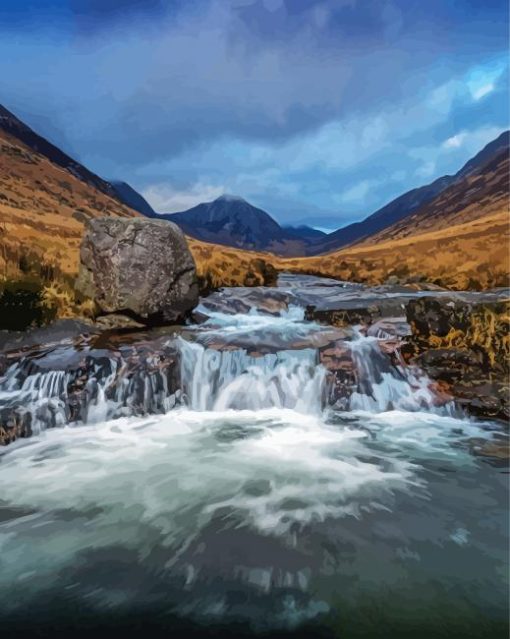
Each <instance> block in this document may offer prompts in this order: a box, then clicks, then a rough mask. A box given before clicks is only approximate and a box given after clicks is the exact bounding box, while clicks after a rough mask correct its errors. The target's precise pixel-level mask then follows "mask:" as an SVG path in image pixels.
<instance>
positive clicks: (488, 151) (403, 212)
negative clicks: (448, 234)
mask: <svg viewBox="0 0 510 639" xmlns="http://www.w3.org/2000/svg"><path fill="white" fill-rule="evenodd" d="M508 142H509V132H508V131H506V132H505V133H502V134H501V135H500V136H499V137H498V138H497V139H496V140H494V141H492V142H490V143H489V144H488V145H487V146H486V147H485V148H484V149H482V150H481V151H480V152H479V153H477V155H475V156H474V157H473V158H471V160H469V161H468V162H467V163H466V164H465V165H464V166H463V167H462V168H461V169H460V170H459V171H458V172H457V173H456V174H455V175H445V176H443V177H440V178H438V179H437V180H435V181H434V182H432V183H431V184H427V185H426V186H422V187H419V188H416V189H413V190H411V191H408V192H407V193H404V194H403V195H401V196H399V197H398V198H396V199H395V200H392V201H391V202H389V203H388V204H386V205H385V206H383V207H382V208H381V209H379V210H378V211H376V212H375V213H373V214H372V215H370V216H369V217H367V218H366V219H364V220H362V221H361V222H356V223H354V224H349V225H348V226H346V227H343V228H340V229H338V230H337V231H334V232H333V233H330V234H329V235H328V236H327V237H326V238H325V239H324V240H321V241H319V242H317V243H315V245H314V246H313V248H312V251H311V252H313V253H314V254H320V253H328V252H330V251H333V250H335V249H339V248H342V247H343V246H349V245H353V244H355V243H357V242H360V241H363V240H365V239H366V238H369V237H371V236H374V235H375V234H376V233H379V232H380V231H382V230H384V229H386V228H388V227H390V226H392V225H394V224H396V223H398V222H400V221H401V220H403V219H405V218H407V217H408V216H410V215H411V214H413V213H414V212H416V211H418V210H420V209H421V208H422V207H424V206H425V205H426V204H427V203H428V202H431V201H432V200H434V199H435V198H436V197H437V196H438V195H439V194H440V193H442V192H443V191H444V190H445V189H447V188H448V187H449V186H450V185H452V184H455V183H456V182H458V181H461V180H463V179H465V178H466V177H468V176H469V175H471V174H473V173H476V171H477V170H478V168H479V167H480V166H483V165H484V164H486V163H487V161H488V160H489V159H491V158H494V157H495V156H496V155H498V154H499V153H500V152H502V151H504V150H505V149H506V148H508Z"/></svg>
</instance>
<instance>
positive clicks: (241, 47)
mask: <svg viewBox="0 0 510 639" xmlns="http://www.w3.org/2000/svg"><path fill="white" fill-rule="evenodd" d="M507 43H508V5H507V2H506V0H427V1H424V0H159V1H158V0H143V1H141V0H137V1H136V0H48V1H46V0H1V2H0V77H1V78H2V81H1V87H2V91H1V98H0V101H1V102H2V103H3V104H4V106H6V107H7V108H8V109H10V110H11V111H13V112H14V113H15V114H16V115H18V117H20V118H21V119H22V120H24V121H25V122H26V123H27V124H29V125H30V126H32V127H33V128H35V129H36V130H37V131H38V132H39V133H40V134H42V135H44V136H45V137H47V138H48V139H50V140H51V141H52V142H54V143H55V144H57V145H58V146H60V147H61V148H62V149H63V150H65V151H66V152H68V153H69V154H71V155H72V156H73V157H75V158H76V159H78V160H79V161H80V162H82V163H84V164H85V165H86V166H87V167H88V168H90V169H92V170H93V171H95V172H96V173H98V174H99V175H101V176H102V177H105V178H107V179H119V180H124V181H126V182H128V183H129V184H131V185H132V186H133V187H134V188H136V189H137V190H138V191H140V192H141V193H142V194H143V195H144V196H145V197H146V198H147V199H148V201H149V202H150V203H151V204H152V205H153V207H154V208H155V209H156V210H157V211H159V212H164V213H170V212H175V211H180V210H185V209H187V208H190V207H192V206H194V205H196V204H198V203H200V202H203V201H210V200H213V199H215V198H216V197H218V196H220V195H221V194H223V193H231V194H235V195H239V196H242V197H244V198H245V199H247V200H248V201H250V202H251V203H253V204H255V205H256V206H259V207H261V208H263V209H265V210H266V211H268V212H269V213H270V214H271V215H273V216H274V217H275V218H276V219H277V220H278V221H279V222H281V223H283V224H303V223H309V224H311V225H313V226H316V227H318V228H324V229H336V228H338V227H341V226H343V225H345V224H348V223H349V222H352V221H355V220H359V219H362V218H364V217H366V216H367V215H369V214H370V213H372V212H374V211H375V210H377V209H378V208H379V207H381V206H383V205H384V204H386V203H387V202H388V201H390V200H391V199H392V198H394V197H396V196H398V195H400V194H401V193H403V192H405V191H407V190H409V189H411V188H414V187H416V186H420V185H422V184H426V183H428V182H431V181H432V180H433V179H435V178H436V177H439V176H440V175H444V174H446V173H454V172H456V171H457V170H458V169H459V168H460V167H461V166H462V164H463V163H464V162H466V161H467V160H468V159H469V158H470V157H471V156H472V155H474V154H475V153H476V152H477V151H479V150H480V149H481V148H482V147H483V146H484V145H485V144H487V143H488V142H489V141H491V140H492V139H494V138H495V137H497V135H499V133H501V132H502V131H503V130H505V129H507V128H508V127H509V91H508V51H507V46H508V44H507Z"/></svg>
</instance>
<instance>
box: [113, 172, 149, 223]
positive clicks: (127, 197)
mask: <svg viewBox="0 0 510 639" xmlns="http://www.w3.org/2000/svg"><path fill="white" fill-rule="evenodd" d="M110 184H111V185H112V186H113V189H114V191H115V194H116V196H117V199H119V200H120V201H121V202H123V203H124V204H125V205H126V206H129V207H130V208H132V209H134V210H135V211H138V212H139V213H141V214H142V215H145V216H146V217H158V214H157V213H156V211H155V210H154V209H153V208H152V206H151V205H150V204H149V203H148V202H147V200H146V199H145V198H144V197H143V195H140V193H138V191H135V189H134V188H133V187H132V186H130V185H129V184H128V183H127V182H119V181H117V180H110Z"/></svg>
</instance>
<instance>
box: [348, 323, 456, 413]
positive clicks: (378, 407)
mask: <svg viewBox="0 0 510 639" xmlns="http://www.w3.org/2000/svg"><path fill="white" fill-rule="evenodd" d="M380 341H381V339H380V338H379V337H364V336H362V335H360V334H358V335H357V338H356V339H354V340H353V341H352V342H351V343H350V349H351V354H352V358H353V363H354V366H355V371H356V377H357V389H356V390H355V392H353V393H352V395H351V397H350V409H351V410H364V411H368V412H372V413H381V412H384V411H387V410H393V409H398V410H405V411H418V410H422V411H423V410H424V411H429V412H437V411H438V410H439V407H438V406H437V398H436V396H435V395H434V393H433V392H432V391H431V389H430V384H431V380H430V379H429V378H428V377H427V376H426V375H425V374H424V373H423V372H422V371H420V370H419V369H418V368H416V367H413V366H406V365H405V364H404V362H403V360H402V358H401V356H400V353H399V351H398V349H397V351H396V353H395V356H396V359H397V362H400V363H395V362H394V361H393V360H392V358H391V357H389V356H388V355H387V354H385V353H383V352H382V351H381V349H380V346H379V342H380ZM453 409H454V407H453V404H452V403H449V404H447V405H445V406H442V407H441V411H442V412H449V413H450V412H451V411H452V410H453Z"/></svg>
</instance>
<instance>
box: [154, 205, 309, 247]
mask: <svg viewBox="0 0 510 639" xmlns="http://www.w3.org/2000/svg"><path fill="white" fill-rule="evenodd" d="M160 217H162V218H164V219H166V220H171V221H172V222H175V223H176V224H178V225H179V226H180V227H181V228H182V230H183V231H184V232H185V233H187V234H188V235H191V237H194V238H196V239H198V240H202V241H204V242H213V243H216V244H223V245H225V246H232V247H236V248H242V249H250V250H263V251H271V252H274V253H278V254H282V255H303V254H304V253H305V248H306V246H307V244H308V243H309V240H305V239H303V238H302V237H297V236H296V234H295V233H292V232H289V231H287V230H286V229H283V228H282V227H281V226H280V225H279V224H278V222H276V220H274V219H273V218H272V217H271V216H270V215H269V214H268V213H266V212H265V211H263V210H262V209H259V208H257V207H255V206H252V205H251V204H250V203H249V202H247V201H246V200H243V198H240V197H236V196H232V195H222V196H221V197H219V198H217V199H216V200H214V201H213V202H205V203H203V204H198V205H197V206H194V207H193V208H191V209H189V210H188V211H183V212H181V213H170V214H166V215H161V216H160Z"/></svg>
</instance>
